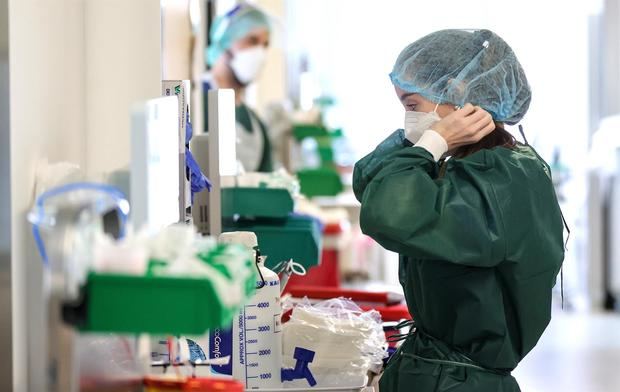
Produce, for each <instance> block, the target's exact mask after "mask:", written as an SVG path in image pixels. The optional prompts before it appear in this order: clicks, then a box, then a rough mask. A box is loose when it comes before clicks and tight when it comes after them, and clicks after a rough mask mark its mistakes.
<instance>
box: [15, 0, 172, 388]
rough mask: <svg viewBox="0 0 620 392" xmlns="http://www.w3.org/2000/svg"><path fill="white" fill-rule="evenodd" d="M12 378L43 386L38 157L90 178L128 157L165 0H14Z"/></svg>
mask: <svg viewBox="0 0 620 392" xmlns="http://www.w3.org/2000/svg"><path fill="white" fill-rule="evenodd" d="M9 18H10V19H9V24H10V69H11V72H10V92H11V94H10V116H11V144H10V150H11V174H10V175H11V200H12V205H11V230H12V240H11V248H12V281H13V290H12V294H13V296H12V301H13V303H12V306H13V312H14V313H13V344H14V351H13V364H14V368H13V375H14V382H13V385H14V390H15V391H26V390H29V391H45V390H47V387H46V386H45V384H44V383H45V375H46V370H47V369H46V366H45V362H44V361H45V359H46V356H45V346H44V341H45V340H44V331H45V328H46V318H45V317H46V314H45V312H44V307H43V303H44V302H43V289H42V286H43V285H42V270H43V269H42V265H41V261H40V258H39V256H38V254H37V253H36V251H35V247H34V243H33V240H32V235H31V231H30V227H29V224H28V223H27V222H26V213H27V211H28V210H29V209H30V207H31V205H32V202H33V198H34V195H33V193H34V176H35V167H36V165H37V162H39V161H40V160H41V159H42V158H47V159H49V160H50V161H51V162H55V161H71V162H75V163H78V164H80V165H82V166H83V167H84V168H85V169H86V171H87V172H88V173H89V174H90V175H91V176H92V175H94V174H96V173H98V172H108V171H111V170H113V169H116V168H118V167H121V166H123V165H127V164H128V163H129V124H130V108H131V105H132V104H133V103H134V102H135V101H138V100H143V99H148V98H153V97H157V96H159V95H160V94H161V51H160V5H159V1H152V0H132V1H122V0H54V1H40V0H10V2H9Z"/></svg>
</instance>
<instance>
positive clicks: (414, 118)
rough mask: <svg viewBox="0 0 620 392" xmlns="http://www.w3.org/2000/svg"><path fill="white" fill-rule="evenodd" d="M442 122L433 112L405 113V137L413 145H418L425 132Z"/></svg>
mask: <svg viewBox="0 0 620 392" xmlns="http://www.w3.org/2000/svg"><path fill="white" fill-rule="evenodd" d="M439 120H441V117H439V114H437V112H436V111H433V112H428V113H427V112H412V111H407V112H405V137H406V138H407V139H408V140H409V141H410V142H411V143H414V144H415V143H417V142H418V140H419V139H420V137H422V134H423V133H424V131H427V130H429V129H431V127H432V126H433V125H434V124H435V123H437V122H438V121H439Z"/></svg>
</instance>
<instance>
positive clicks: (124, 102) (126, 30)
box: [84, 0, 162, 174]
mask: <svg viewBox="0 0 620 392" xmlns="http://www.w3.org/2000/svg"><path fill="white" fill-rule="evenodd" d="M86 4H87V7H86V13H85V22H84V25H85V32H84V34H85V36H86V37H87V40H88V41H87V45H86V92H87V93H86V111H87V113H88V115H87V118H86V132H87V135H88V138H87V147H86V167H87V171H88V173H89V174H96V173H100V172H107V171H110V170H114V169H118V168H121V167H123V166H126V165H128V164H129V129H130V116H129V113H130V109H131V106H132V104H133V103H134V102H137V101H141V100H145V99H150V98H155V97H158V96H161V75H162V72H161V8H160V3H159V1H156V0H131V1H126V0H86Z"/></svg>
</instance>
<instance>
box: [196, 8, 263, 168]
mask: <svg viewBox="0 0 620 392" xmlns="http://www.w3.org/2000/svg"><path fill="white" fill-rule="evenodd" d="M270 33H271V25H270V21H269V17H268V16H267V15H266V14H265V13H264V12H263V11H261V10H259V9H258V8H256V7H254V6H251V5H249V4H246V3H241V4H240V5H237V6H236V7H235V8H233V9H232V10H230V11H228V12H227V13H226V14H224V15H222V16H220V17H218V18H216V19H215V21H214V22H213V24H212V26H211V30H210V32H209V38H210V42H209V48H208V49H207V64H209V66H210V67H211V72H210V73H208V74H206V75H205V77H204V78H203V90H209V89H215V88H230V89H233V90H234V91H235V99H236V105H237V106H236V110H235V115H236V119H237V158H238V159H239V160H240V161H241V163H242V164H243V167H244V169H245V170H246V171H261V172H269V171H272V170H273V157H272V155H273V154H272V146H271V141H270V139H269V132H268V130H267V127H266V125H265V123H264V122H263V121H261V119H260V118H259V117H258V116H257V115H256V113H255V112H254V111H253V110H252V109H250V108H249V107H248V106H247V105H246V104H245V103H244V99H245V90H246V87H247V86H248V85H249V84H250V83H252V82H253V81H254V80H256V78H257V77H258V75H259V73H260V71H261V69H262V67H263V63H264V61H265V56H266V51H267V48H268V46H269V38H270Z"/></svg>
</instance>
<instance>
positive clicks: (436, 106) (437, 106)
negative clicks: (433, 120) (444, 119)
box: [433, 103, 439, 113]
mask: <svg viewBox="0 0 620 392" xmlns="http://www.w3.org/2000/svg"><path fill="white" fill-rule="evenodd" d="M437 108H439V103H437V105H435V110H433V112H435V113H437Z"/></svg>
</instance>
